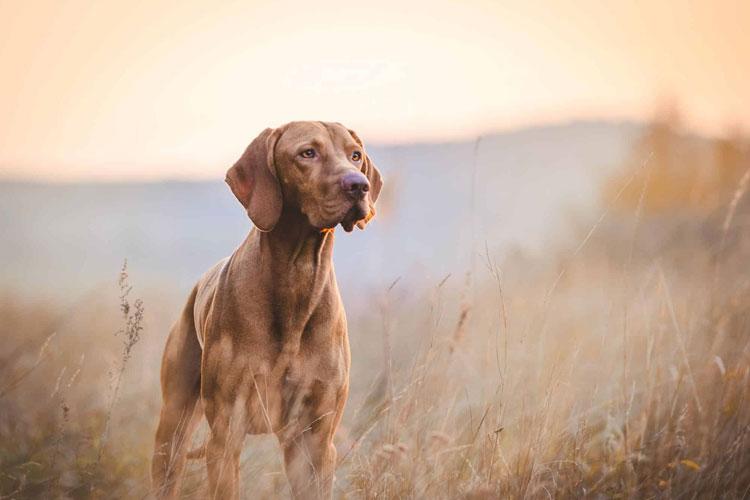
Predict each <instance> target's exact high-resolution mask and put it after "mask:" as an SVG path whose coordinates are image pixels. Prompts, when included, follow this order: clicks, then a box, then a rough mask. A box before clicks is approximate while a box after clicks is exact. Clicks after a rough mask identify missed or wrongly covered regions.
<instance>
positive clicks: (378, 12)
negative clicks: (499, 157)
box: [0, 0, 750, 181]
mask: <svg viewBox="0 0 750 500" xmlns="http://www.w3.org/2000/svg"><path fill="white" fill-rule="evenodd" d="M665 98H668V99H670V100H674V101H675V102H677V103H679V105H680V107H681V109H682V112H683V116H684V121H685V124H686V126H687V127H689V128H690V129H693V130H694V131H697V132H700V133H705V134H712V135H715V134H720V133H722V132H724V131H725V130H727V129H728V128H729V127H736V126H739V127H742V128H743V129H744V130H746V131H747V130H750V2H748V1H747V0H719V1H706V0H701V1H681V2H676V1H664V0H662V1H634V0H631V1H618V0H612V1H606V2H602V1H600V0H575V1H568V0H548V1H543V2H542V1H519V2H505V1H499V0H496V1H478V0H464V1H456V2H447V1H440V0H436V1H412V2H410V1H407V0H396V1H392V0H378V1H370V2H356V1H351V0H350V1H347V2H343V1H329V0H316V1H315V2H290V1H286V0H278V1H264V2H256V1H244V2H229V1H218V2H216V1H215V2H208V1H205V2H202V1H194V0H180V1H177V0H150V1H137V0H135V1H133V0H131V1H122V2H120V1H106V0H104V1H81V0H53V1H41V0H25V1H22V0H14V1H8V0H0V179H2V178H21V179H43V180H55V181H67V180H124V179H162V178H170V179H175V178H186V179H193V178H201V179H204V178H214V177H219V176H223V173H224V171H225V170H226V168H227V167H228V166H229V165H231V163H232V162H233V161H234V160H235V159H236V158H237V157H239V155H240V153H241V152H242V150H243V149H244V147H245V146H246V144H247V143H248V142H249V141H250V140H251V139H252V138H253V137H254V136H255V135H257V134H258V133H259V132H260V131H261V130H262V129H263V128H265V127H268V126H276V125H280V124H282V123H285V122H287V121H290V120H295V119H314V120H330V121H340V122H342V123H344V124H346V125H347V126H349V127H350V128H353V129H355V130H357V132H358V133H359V135H360V136H361V137H363V138H364V139H365V141H366V142H376V143H381V144H382V143H408V142H415V141H444V140H460V139H467V138H471V137H474V136H476V135H478V134H484V133H490V132H493V131H500V130H508V129H512V128H517V127H525V126H530V125H536V124H545V123H556V122H564V121H568V120H575V119H606V120H644V119H647V118H648V117H649V116H650V115H651V114H652V113H653V109H654V106H655V103H656V102H658V101H659V100H660V99H661V100H663V99H665Z"/></svg>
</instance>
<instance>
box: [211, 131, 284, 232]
mask: <svg viewBox="0 0 750 500" xmlns="http://www.w3.org/2000/svg"><path fill="white" fill-rule="evenodd" d="M280 135H281V132H280V129H270V128H267V129H265V130H264V131H263V132H261V134H260V135H259V136H258V137H256V138H255V139H254V140H253V142H251V143H250V145H249V146H248V147H247V149H245V152H244V153H243V154H242V157H240V159H239V160H237V162H236V163H235V164H234V165H233V166H232V168H230V169H229V170H228V171H227V177H226V179H225V180H226V183H227V184H229V187H230V188H231V189H232V192H233V193H234V195H235V196H236V197H237V199H238V200H239V201H240V203H242V206H243V207H245V210H247V215H248V216H249V217H250V219H251V220H252V221H253V224H255V227H257V228H258V229H260V230H261V231H270V230H272V229H273V228H274V226H275V225H276V223H277V222H278V221H279V217H280V216H281V206H282V202H283V200H282V196H281V185H280V184H279V181H278V179H277V178H276V166H275V164H274V154H273V150H274V147H275V146H276V142H277V141H278V139H279V136H280Z"/></svg>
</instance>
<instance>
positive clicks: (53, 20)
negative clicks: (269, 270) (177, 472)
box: [0, 0, 750, 498]
mask: <svg viewBox="0 0 750 500" xmlns="http://www.w3.org/2000/svg"><path fill="white" fill-rule="evenodd" d="M748 25H750V4H748V3H747V2H742V1H729V0H725V1H720V2H708V1H698V2H680V1H659V2H648V3H646V2H606V3H602V2H594V1H583V2H580V1H578V2H567V1H543V2H479V1H469V2H445V1H441V2H389V1H385V2H377V3H376V2H372V3H370V4H367V5H366V4H362V3H359V2H327V1H321V2H316V3H315V4H314V5H304V4H302V3H299V2H285V1H280V2H273V3H267V2H220V3H208V2H196V1H187V2H170V1H151V2H112V1H105V2H96V3H93V2H84V1H65V2H43V1H30V2H17V1H2V0H0V68H2V75H3V76H2V78H0V116H2V117H3V118H2V120H0V263H2V264H1V265H0V318H2V321H0V324H2V326H1V327H0V328H1V329H2V335H3V339H4V342H3V343H2V346H0V360H1V361H2V363H0V376H2V379H1V380H2V381H1V382H0V494H2V495H3V496H9V497H12V498H13V497H19V498H21V497H39V496H48V497H76V498H88V497H103V496H108V497H110V496H115V497H121V498H136V497H144V496H146V495H147V494H148V461H149V454H150V452H151V450H150V446H151V440H152V436H153V432H154V429H155V425H156V420H157V415H158V408H159V397H160V396H159V388H158V367H159V359H160V355H161V349H162V348H163V344H164V341H165V339H166V335H167V333H168V329H169V326H170V324H171V322H172V321H174V319H175V318H176V317H177V315H178V313H179V311H180V308H181V307H182V304H183V301H184V300H185V298H186V296H187V294H188V292H189V290H190V288H191V287H192V285H193V284H194V283H195V281H196V280H197V279H198V277H199V276H200V275H201V273H202V272H203V271H204V270H206V269H208V268H209V267H210V266H211V265H212V264H213V263H214V262H216V261H217V260H219V259H220V258H222V257H224V256H226V255H228V254H229V253H231V251H232V250H233V249H234V248H235V247H236V246H237V245H238V244H239V243H240V242H241V241H242V240H243V239H244V237H245V236H246V234H247V232H248V231H249V230H250V229H251V223H250V221H249V220H248V219H247V217H246V216H245V214H244V211H243V209H242V208H241V207H240V206H239V204H238V203H237V202H236V200H235V199H234V197H233V196H232V194H231V192H230V191H229V190H228V189H227V187H226V186H225V184H224V183H223V178H224V173H225V171H226V169H227V168H228V167H229V166H230V165H231V164H232V163H233V162H234V160H235V159H236V158H237V157H238V156H239V155H240V154H241V152H242V151H243V150H244V147H245V146H246V145H247V143H248V142H249V141H250V140H252V138H253V137H255V135H257V134H258V133H259V132H260V131H261V130H262V129H263V128H265V127H267V126H275V125H280V124H282V123H284V122H286V121H289V120H295V119H314V120H331V121H340V122H343V123H344V124H346V125H347V126H349V127H350V128H353V129H355V130H357V132H358V133H359V135H360V136H361V137H362V138H363V139H364V140H365V142H366V145H367V150H368V153H369V154H370V156H371V157H372V158H373V159H374V161H375V163H376V164H377V165H378V167H379V168H380V169H381V171H382V172H383V174H384V176H385V178H386V188H385V190H384V192H383V194H382V197H381V200H380V201H379V210H378V217H377V219H376V220H375V221H374V222H373V223H372V224H370V225H369V226H368V228H367V230H366V231H363V232H359V231H356V232H355V233H353V234H350V235H348V234H344V233H343V232H342V233H341V234H337V241H336V251H335V265H336V269H337V276H338V280H339V283H340V286H341V290H342V295H343V299H344V302H345V304H346V306H347V311H348V316H349V320H350V325H351V326H350V328H351V331H350V338H351V343H352V354H353V369H352V393H351V398H350V403H349V406H348V410H347V413H346V416H345V419H344V424H343V427H342V429H341V431H340V432H339V434H338V437H337V447H338V448H339V457H340V465H339V471H338V473H337V475H338V480H337V489H336V496H337V497H342V498H374V497H381V498H382V497H386V498H390V497H408V498H423V497H449V498H456V497H470V498H494V497H498V496H513V497H519V498H522V497H538V496H545V497H546V496H547V494H550V495H552V496H560V497H565V496H575V497H581V496H587V495H590V496H597V495H617V494H620V495H628V494H629V495H643V496H666V497H673V496H674V497H676V496H681V495H692V494H698V495H699V496H700V495H703V494H705V495H709V496H713V495H717V494H719V493H722V494H726V495H727V496H728V497H737V498H740V497H742V496H744V495H746V494H747V491H749V490H748V488H750V474H749V473H748V471H750V453H748V451H749V450H750V448H749V446H750V442H748V435H747V433H748V429H750V408H748V406H747V397H748V396H749V395H750V394H749V393H748V392H749V391H750V389H748V388H749V387H750V379H749V378H748V377H749V375H748V372H749V370H750V347H748V345H749V344H748V341H749V340H750V337H749V336H748V335H750V332H748V313H750V309H748V308H749V307H750V302H748V288H749V287H750V274H748V266H747V262H749V261H750V260H748V259H749V258H750V239H748V237H747V236H746V235H747V227H748V224H749V223H750V202H747V200H746V196H745V193H746V190H747V187H748V183H749V182H750V173H749V172H750V170H749V169H750V139H749V136H748V130H750V90H748V89H750V31H749V30H748V29H747V26H748ZM126 260H127V267H126V270H125V272H123V263H124V262H125V261H126ZM200 434H201V435H200V436H198V437H197V438H196V439H197V441H196V442H198V441H200V439H202V437H203V436H204V435H205V429H202V431H201V433H200ZM243 478H244V481H245V483H244V484H245V486H246V487H245V496H246V497H247V498H257V497H276V496H282V497H283V496H288V490H287V487H286V484H285V481H284V478H283V474H282V466H281V463H280V461H279V457H278V450H277V449H276V448H275V444H274V442H273V440H272V439H270V438H255V437H253V438H252V439H249V440H248V445H247V447H246V456H245V458H244V460H243ZM204 483H205V476H204V473H203V469H202V465H201V464H199V463H195V464H193V466H192V468H191V471H190V473H189V475H188V481H187V484H186V487H185V489H184V492H183V493H184V495H185V496H186V497H191V496H194V497H199V498H202V497H205V495H206V490H205V486H204Z"/></svg>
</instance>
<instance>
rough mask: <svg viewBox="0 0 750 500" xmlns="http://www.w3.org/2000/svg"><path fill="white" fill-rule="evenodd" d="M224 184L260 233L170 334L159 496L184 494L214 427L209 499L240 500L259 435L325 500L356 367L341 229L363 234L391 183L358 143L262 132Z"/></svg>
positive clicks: (213, 275) (334, 134)
mask: <svg viewBox="0 0 750 500" xmlns="http://www.w3.org/2000/svg"><path fill="white" fill-rule="evenodd" d="M226 181H227V183H228V184H229V186H230V187H231V189H232V192H233V193H234V194H235V196H236V197H237V199H238V200H239V201H240V202H241V203H242V205H243V206H244V207H245V208H246V209H247V213H248V215H249V216H250V218H251V219H252V221H253V223H254V225H255V226H256V229H253V230H252V231H251V232H250V234H249V236H248V237H247V239H245V241H244V242H243V243H242V244H241V245H240V247H239V248H238V249H237V250H235V252H234V253H233V254H232V255H231V256H230V257H228V258H227V259H224V260H223V261H221V262H219V263H218V264H216V266H214V267H213V268H212V269H211V270H209V271H208V273H206V274H205V275H204V276H203V277H202V278H201V280H200V281H199V282H198V284H197V285H196V286H195V288H194V289H193V291H192V293H191V294H190V298H189V299H188V302H187V305H186V306H185V309H184V311H183V312H182V316H181V317H180V319H179V320H178V321H177V323H176V324H175V326H174V327H173V328H172V330H171V332H170V334H169V338H168V340H167V345H166V348H165V351H164V357H163V361H162V368H161V384H162V393H163V399H164V404H163V406H162V410H161V418H160V421H159V428H158V430H157V432H156V445H155V450H154V457H153V464H152V476H153V483H154V492H155V494H156V495H157V496H158V497H174V496H177V494H178V493H179V484H180V478H181V475H182V472H183V469H184V467H185V462H186V460H187V458H188V446H189V443H190V437H191V434H192V431H193V429H194V428H195V426H196V424H197V423H198V422H199V421H200V418H201V415H202V414H205V416H206V419H207V420H208V424H209V427H210V429H211V435H210V439H209V441H208V443H207V446H206V448H205V455H206V463H207V465H208V478H209V487H210V496H211V497H212V498H237V497H238V496H239V460H240V452H241V450H242V443H243V440H244V438H245V436H246V434H248V433H249V434H266V433H273V434H275V435H276V436H277V437H278V439H279V442H280V444H281V448H282V449H283V452H284V464H285V470H286V474H287V477H288V478H289V482H290V484H291V488H292V493H293V495H294V496H295V497H297V498H320V497H323V498H327V497H330V496H331V494H332V481H333V472H334V467H335V464H336V449H335V448H334V446H333V435H334V433H335V431H336V427H337V426H338V424H339V421H340V420H341V414H342V412H343V410H344V404H345V403H346V398H347V393H348V388H349V363H350V357H349V341H348V338H347V328H346V316H345V315H344V309H343V306H342V303H341V297H340V296H339V291H338V288H337V285H336V278H335V276H334V272H333V263H332V260H331V257H332V252H333V236H334V232H333V228H334V227H335V226H336V225H338V224H339V223H340V224H341V225H342V226H343V227H344V229H345V230H346V231H347V232H349V231H351V230H352V229H353V227H354V226H355V225H357V226H358V227H360V228H364V226H365V224H366V223H367V222H368V221H369V220H370V218H372V216H373V215H374V213H375V212H374V203H375V200H376V199H377V197H378V194H379V192H380V188H381V186H382V181H381V178H380V173H379V172H378V170H377V168H375V166H374V165H373V164H372V162H371V161H370V159H369V157H368V156H367V155H366V154H365V152H364V146H363V144H362V141H361V140H360V139H359V138H358V137H357V135H356V134H355V133H354V132H353V131H351V130H347V129H346V128H345V127H343V126H342V125H340V124H338V123H322V122H292V123H289V124H287V125H284V126H283V127H280V128H277V129H266V130H265V131H263V133H261V134H260V136H258V137H257V138H256V139H255V140H254V141H253V142H252V143H251V144H250V146H248V148H247V150H245V153H244V154H243V155H242V157H241V158H240V159H239V160H238V161H237V163H235V164H234V166H233V167H232V168H230V169H229V171H228V172H227V178H226ZM193 454H196V455H197V453H194V452H191V455H193ZM250 488H252V486H250Z"/></svg>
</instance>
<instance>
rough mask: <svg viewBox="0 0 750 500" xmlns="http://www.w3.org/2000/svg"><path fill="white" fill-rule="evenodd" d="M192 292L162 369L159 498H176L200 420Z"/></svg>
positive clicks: (154, 474)
mask: <svg viewBox="0 0 750 500" xmlns="http://www.w3.org/2000/svg"><path fill="white" fill-rule="evenodd" d="M195 294H196V291H195V290H193V292H192V294H191V295H190V298H189V299H188V302H187V304H186V305H185V309H184V311H183V312H182V315H181V317H180V319H179V320H178V321H177V323H176V324H175V325H174V326H173V327H172V331H171V332H170V334H169V338H168V339H167V346H166V349H165V350H164V357H163V358H162V366H161V387H162V398H163V404H162V409H161V416H160V418H159V427H158V429H157V431H156V439H155V446H154V456H153V460H152V463H151V478H152V485H153V492H154V495H155V496H156V497H157V498H175V497H177V496H178V495H179V492H180V480H181V478H182V473H183V471H184V469H185V462H186V460H187V453H188V449H189V448H190V438H191V436H192V434H193V431H194V430H195V427H196V425H197V424H198V422H199V421H200V418H201V413H202V410H201V406H200V405H197V404H196V403H197V401H198V398H199V396H200V366H201V346H200V344H199V343H198V338H197V336H196V332H195V322H194V319H193V307H194V303H195Z"/></svg>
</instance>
